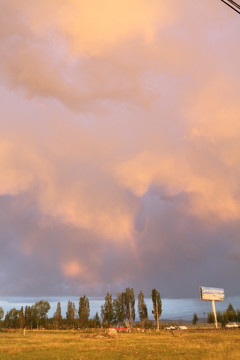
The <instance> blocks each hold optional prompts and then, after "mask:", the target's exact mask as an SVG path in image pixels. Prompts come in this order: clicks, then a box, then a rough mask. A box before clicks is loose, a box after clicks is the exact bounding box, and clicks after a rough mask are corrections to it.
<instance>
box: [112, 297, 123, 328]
mask: <svg viewBox="0 0 240 360" xmlns="http://www.w3.org/2000/svg"><path fill="white" fill-rule="evenodd" d="M124 320H125V310H124V293H119V294H117V298H116V299H114V300H113V322H114V324H118V325H121V324H123V322H124Z"/></svg>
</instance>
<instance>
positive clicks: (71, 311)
mask: <svg viewBox="0 0 240 360" xmlns="http://www.w3.org/2000/svg"><path fill="white" fill-rule="evenodd" d="M75 317H76V309H75V304H74V303H73V302H72V301H68V306H67V312H66V319H67V324H68V326H69V327H70V326H71V327H74V323H75Z"/></svg>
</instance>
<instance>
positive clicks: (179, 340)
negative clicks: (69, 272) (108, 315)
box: [0, 330, 240, 360]
mask: <svg viewBox="0 0 240 360" xmlns="http://www.w3.org/2000/svg"><path fill="white" fill-rule="evenodd" d="M239 354H240V332H239V331H238V330H236V331H235V330H233V331H221V330H220V331H214V330H212V331H175V332H169V331H164V330H160V331H159V332H155V331H152V332H145V333H142V332H141V333H126V334H125V333H119V334H118V335H117V336H116V337H115V338H110V337H107V336H106V335H105V333H104V330H94V331H92V332H87V331H86V330H80V331H57V330H55V331H44V330H39V331H38V330H27V331H26V335H25V336H24V332H23V330H17V331H16V330H15V331H12V330H11V331H4V332H3V331H2V332H1V336H0V359H1V360H14V359H21V360H32V359H37V360H56V359H58V360H80V359H81V360H100V359H101V360H102V359H106V360H110V359H111V360H120V359H128V360H135V359H137V360H146V359H149V360H150V359H161V360H170V359H171V360H174V359H175V360H186V359H187V360H203V359H204V360H205V359H211V360H225V359H228V360H236V359H239Z"/></svg>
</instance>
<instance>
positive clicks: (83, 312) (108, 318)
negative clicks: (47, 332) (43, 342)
mask: <svg viewBox="0 0 240 360" xmlns="http://www.w3.org/2000/svg"><path fill="white" fill-rule="evenodd" d="M152 304H153V310H152V314H153V315H154V320H155V327H156V329H159V318H160V316H161V314H162V301H161V296H160V293H159V291H157V290H156V289H153V290H152ZM49 310H50V304H49V302H48V301H45V300H40V301H38V302H36V303H35V304H33V305H31V306H25V308H24V307H23V306H22V307H21V309H20V310H18V309H15V308H13V309H11V310H9V311H8V312H7V313H6V314H5V317H4V310H3V309H2V307H0V324H1V326H2V327H4V328H14V329H17V328H28V329H40V328H45V329H73V328H75V329H76V328H81V329H85V328H99V327H110V326H113V325H115V326H126V327H129V328H131V327H132V326H133V324H134V322H135V317H136V314H135V311H136V310H135V294H134V290H133V289H132V288H126V290H125V291H124V292H122V293H118V294H117V296H116V298H113V296H112V294H110V293H109V292H108V293H107V295H106V297H105V301H104V304H103V305H102V306H101V314H100V315H99V314H98V312H96V314H95V316H94V317H93V318H90V305H89V299H88V298H87V296H86V295H84V296H82V297H80V298H79V303H78V308H76V305H75V303H74V302H72V301H68V304H67V311H66V316H65V317H64V316H63V315H62V309H61V303H60V302H58V303H57V308H56V311H55V313H54V315H53V317H52V318H48V312H49ZM137 310H138V315H139V319H140V324H141V326H142V327H151V326H152V325H153V324H152V322H151V321H149V317H148V309H147V306H146V303H145V299H144V294H143V292H142V291H140V292H139V294H138V307H137Z"/></svg>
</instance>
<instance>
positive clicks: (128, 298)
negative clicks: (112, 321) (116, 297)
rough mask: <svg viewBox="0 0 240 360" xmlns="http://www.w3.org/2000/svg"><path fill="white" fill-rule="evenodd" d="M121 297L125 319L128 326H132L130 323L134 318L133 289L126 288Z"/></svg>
mask: <svg viewBox="0 0 240 360" xmlns="http://www.w3.org/2000/svg"><path fill="white" fill-rule="evenodd" d="M123 298H124V310H125V319H126V321H127V322H128V323H129V326H130V327H132V323H133V321H134V320H135V295H134V291H133V289H130V288H126V291H125V293H124V295H123Z"/></svg>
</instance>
